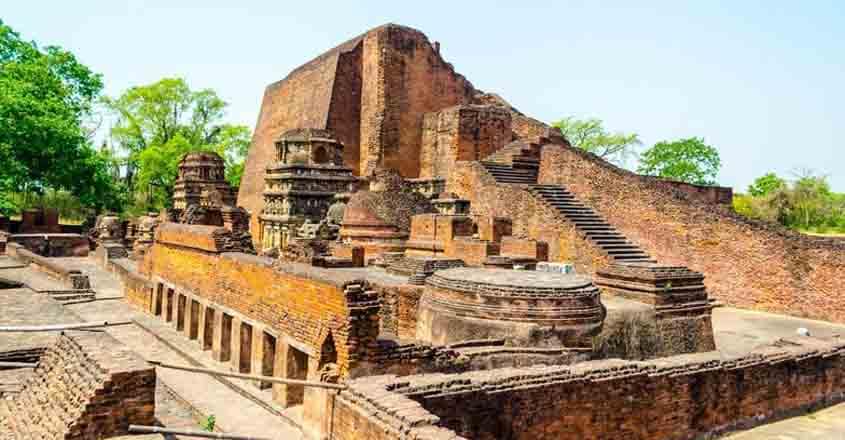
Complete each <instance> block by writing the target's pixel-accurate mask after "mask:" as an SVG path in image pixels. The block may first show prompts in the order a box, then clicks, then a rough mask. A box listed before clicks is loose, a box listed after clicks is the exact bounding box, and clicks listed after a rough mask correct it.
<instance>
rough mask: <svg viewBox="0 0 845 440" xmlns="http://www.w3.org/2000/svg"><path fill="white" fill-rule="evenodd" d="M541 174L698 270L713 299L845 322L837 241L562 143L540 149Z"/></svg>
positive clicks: (842, 249) (631, 234)
mask: <svg viewBox="0 0 845 440" xmlns="http://www.w3.org/2000/svg"><path fill="white" fill-rule="evenodd" d="M539 180H540V182H541V183H544V184H562V185H565V186H566V187H567V188H568V189H569V190H570V191H571V192H572V193H573V194H575V196H576V197H578V198H579V199H580V200H581V201H582V202H584V203H586V204H588V205H590V206H592V207H593V208H594V209H596V211H597V212H599V213H600V214H601V215H602V216H604V217H605V218H606V219H607V221H608V222H610V224H612V225H613V226H614V227H616V228H617V229H618V230H619V231H620V232H622V233H623V234H625V235H626V236H627V237H628V238H629V239H631V240H632V241H634V242H636V243H637V244H639V245H640V246H642V247H643V248H644V249H645V250H646V251H647V252H648V253H649V254H650V255H651V256H653V257H654V258H656V259H657V260H658V261H659V262H661V263H666V264H672V265H679V266H688V267H689V268H691V269H693V270H696V271H699V272H703V273H704V274H705V275H706V276H707V286H708V290H709V293H710V296H711V297H715V298H718V299H720V300H722V301H724V302H726V303H728V304H731V305H735V306H739V307H746V308H754V309H762V310H768V311H773V312H778V313H787V314H792V315H797V316H803V317H810V318H814V319H823V320H831V321H837V322H845V301H843V300H842V298H843V297H842V292H845V278H843V277H842V276H841V274H842V273H845V246H843V244H842V243H841V242H839V243H837V242H835V241H834V240H825V239H818V238H813V237H808V236H804V235H801V234H798V233H796V232H792V231H788V230H786V229H784V228H782V227H780V226H778V225H773V224H766V223H761V222H755V221H751V220H748V219H745V218H743V217H741V216H739V215H738V214H736V213H734V212H733V211H732V210H731V209H730V208H727V207H724V206H719V205H716V204H710V203H702V202H701V201H700V199H698V198H696V197H693V196H690V195H689V194H688V193H687V192H685V191H680V190H673V189H672V188H668V187H667V186H665V185H663V184H661V183H660V182H659V181H658V182H655V180H654V179H649V178H643V177H641V176H638V175H636V174H633V173H631V172H628V171H626V170H622V169H619V168H616V167H614V166H612V165H610V164H608V163H606V162H604V161H601V160H600V159H598V158H596V157H595V156H592V155H589V154H587V153H584V152H582V151H580V150H576V149H573V148H569V147H565V146H556V145H547V146H544V147H543V151H542V162H541V168H540V177H539ZM596 267H597V266H596Z"/></svg>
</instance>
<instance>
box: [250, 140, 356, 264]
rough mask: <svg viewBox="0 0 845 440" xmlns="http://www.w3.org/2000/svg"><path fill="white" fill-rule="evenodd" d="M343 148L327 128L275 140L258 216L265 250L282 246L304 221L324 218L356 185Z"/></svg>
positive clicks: (262, 245) (314, 222)
mask: <svg viewBox="0 0 845 440" xmlns="http://www.w3.org/2000/svg"><path fill="white" fill-rule="evenodd" d="M343 150H344V147H343V144H341V143H340V142H338V141H337V140H335V139H334V137H333V135H332V134H331V133H330V132H328V131H326V130H315V129H293V130H288V131H286V132H285V133H283V134H282V136H281V137H280V138H279V139H278V141H277V142H276V153H277V156H276V160H277V162H275V163H273V164H272V165H269V166H268V167H267V175H266V177H265V186H264V193H263V194H264V208H263V209H262V211H261V215H260V216H259V224H260V235H259V241H260V242H261V247H262V249H270V248H279V249H282V248H284V247H285V246H286V245H287V243H288V241H289V240H291V239H292V238H294V237H296V236H297V231H298V230H299V229H300V228H301V227H302V225H303V224H304V223H312V224H315V225H318V224H320V223H321V222H322V221H323V219H324V218H325V217H326V215H327V213H328V211H329V208H330V207H331V205H332V204H333V203H334V199H335V195H336V194H339V193H350V192H352V191H354V190H355V189H356V188H355V186H356V183H357V179H356V178H355V177H353V176H352V170H351V169H349V168H346V167H344V166H343ZM335 221H337V220H336V219H335ZM311 238H314V237H311Z"/></svg>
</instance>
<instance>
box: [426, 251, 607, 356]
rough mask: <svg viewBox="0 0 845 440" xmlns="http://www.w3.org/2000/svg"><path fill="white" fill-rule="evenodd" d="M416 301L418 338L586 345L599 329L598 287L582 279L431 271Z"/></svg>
mask: <svg viewBox="0 0 845 440" xmlns="http://www.w3.org/2000/svg"><path fill="white" fill-rule="evenodd" d="M426 285H427V287H426V290H425V293H424V294H423V296H422V299H421V300H420V307H419V311H420V317H419V320H418V321H417V338H418V339H420V340H423V341H430V342H433V343H439V344H447V343H453V342H459V341H466V340H477V339H495V338H502V339H505V340H506V341H507V342H508V344H509V345H514V346H532V347H533V346H538V347H561V346H563V347H566V346H568V347H584V346H585V345H589V344H590V337H591V336H593V335H595V334H596V333H598V332H599V331H600V330H601V324H602V320H603V319H604V310H603V309H602V306H601V302H600V300H599V290H598V288H596V286H594V285H593V283H592V282H591V281H590V280H589V279H588V278H585V277H578V276H575V275H558V274H552V273H549V272H536V271H522V270H505V269H471V268H456V269H448V270H441V271H438V272H435V273H434V275H432V276H431V277H430V278H428V280H427V281H426Z"/></svg>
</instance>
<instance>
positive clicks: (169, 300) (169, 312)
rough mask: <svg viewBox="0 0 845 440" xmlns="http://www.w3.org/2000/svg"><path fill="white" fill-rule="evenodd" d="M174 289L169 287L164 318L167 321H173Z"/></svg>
mask: <svg viewBox="0 0 845 440" xmlns="http://www.w3.org/2000/svg"><path fill="white" fill-rule="evenodd" d="M174 307H175V306H174V305H173V289H167V310H166V311H165V313H164V320H165V321H166V322H170V321H173V308H174Z"/></svg>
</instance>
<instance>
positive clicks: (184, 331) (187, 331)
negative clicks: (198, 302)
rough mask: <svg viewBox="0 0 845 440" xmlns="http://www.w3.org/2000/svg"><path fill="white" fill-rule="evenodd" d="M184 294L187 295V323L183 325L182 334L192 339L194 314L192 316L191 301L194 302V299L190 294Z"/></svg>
mask: <svg viewBox="0 0 845 440" xmlns="http://www.w3.org/2000/svg"><path fill="white" fill-rule="evenodd" d="M183 296H184V297H185V324H184V326H183V327H182V334H184V335H185V337H186V338H188V339H190V338H191V318H193V316H191V315H192V314H191V303H192V302H193V299H191V297H190V296H188V295H183Z"/></svg>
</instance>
